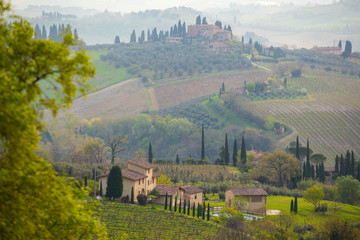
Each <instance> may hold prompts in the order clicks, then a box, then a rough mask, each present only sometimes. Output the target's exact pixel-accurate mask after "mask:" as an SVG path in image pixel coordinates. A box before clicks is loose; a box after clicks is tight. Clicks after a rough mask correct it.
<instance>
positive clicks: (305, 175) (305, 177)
mask: <svg viewBox="0 0 360 240" xmlns="http://www.w3.org/2000/svg"><path fill="white" fill-rule="evenodd" d="M307 178H308V172H307V168H306V164H305V162H303V179H304V180H305V179H307Z"/></svg>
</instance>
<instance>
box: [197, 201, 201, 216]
mask: <svg viewBox="0 0 360 240" xmlns="http://www.w3.org/2000/svg"><path fill="white" fill-rule="evenodd" d="M200 214H201V206H200V203H198V206H197V218H199V217H200Z"/></svg>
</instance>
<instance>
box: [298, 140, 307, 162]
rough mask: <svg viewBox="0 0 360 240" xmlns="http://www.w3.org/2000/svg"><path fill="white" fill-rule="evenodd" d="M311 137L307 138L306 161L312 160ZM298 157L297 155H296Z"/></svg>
mask: <svg viewBox="0 0 360 240" xmlns="http://www.w3.org/2000/svg"><path fill="white" fill-rule="evenodd" d="M309 149H310V147H309V139H307V140H306V161H308V162H310V150H309ZM296 157H297V156H296Z"/></svg>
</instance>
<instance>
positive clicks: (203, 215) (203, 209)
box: [202, 202, 206, 220]
mask: <svg viewBox="0 0 360 240" xmlns="http://www.w3.org/2000/svg"><path fill="white" fill-rule="evenodd" d="M205 209H206V208H205V202H203V208H202V219H203V220H205Z"/></svg>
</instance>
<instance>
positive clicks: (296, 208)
mask: <svg viewBox="0 0 360 240" xmlns="http://www.w3.org/2000/svg"><path fill="white" fill-rule="evenodd" d="M294 212H295V213H297V212H298V200H297V197H295V202H294Z"/></svg>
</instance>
